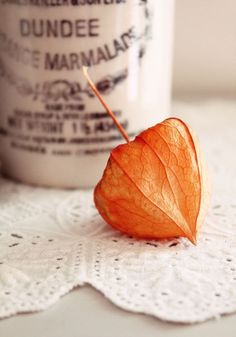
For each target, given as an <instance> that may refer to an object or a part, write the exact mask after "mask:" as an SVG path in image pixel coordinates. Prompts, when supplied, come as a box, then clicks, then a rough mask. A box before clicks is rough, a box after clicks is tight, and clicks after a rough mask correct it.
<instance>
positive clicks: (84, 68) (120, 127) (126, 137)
mask: <svg viewBox="0 0 236 337" xmlns="http://www.w3.org/2000/svg"><path fill="white" fill-rule="evenodd" d="M83 73H84V76H85V78H86V79H87V81H88V84H89V85H90V87H91V89H92V90H93V92H94V93H95V95H96V96H97V98H98V99H99V101H100V102H101V103H102V105H103V106H104V108H105V110H106V111H107V113H108V115H109V116H110V117H111V118H112V120H113V122H114V123H115V125H116V127H117V129H118V130H119V132H120V134H121V135H122V137H123V138H124V139H125V141H126V142H127V143H129V142H130V140H129V137H128V135H127V133H126V132H125V130H124V128H123V127H122V126H121V124H120V123H119V122H118V120H117V119H116V117H115V115H114V114H113V112H112V111H111V109H110V108H109V107H108V105H107V104H106V102H105V100H104V99H103V97H102V96H101V94H100V93H99V91H98V89H97V88H96V86H95V84H94V83H93V81H92V80H91V79H90V77H89V74H88V68H87V67H83Z"/></svg>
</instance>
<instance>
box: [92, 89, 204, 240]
mask: <svg viewBox="0 0 236 337" xmlns="http://www.w3.org/2000/svg"><path fill="white" fill-rule="evenodd" d="M90 85H91V83H90ZM93 89H94V88H93ZM96 94H97V93H96ZM99 99H100V100H102V99H101V97H99ZM102 103H103V104H104V101H103V100H102ZM104 106H105V105H104ZM106 108H107V107H106ZM109 113H111V112H110V111H109ZM113 117H114V116H113ZM116 123H118V122H117V121H116ZM119 127H120V126H119ZM123 133H124V130H123ZM125 139H126V141H127V144H123V145H119V146H117V147H116V148H115V149H114V150H112V152H111V154H110V158H109V160H108V163H107V166H106V168H105V171H104V174H103V177H102V179H101V180H100V182H99V183H98V184H97V186H96V188H95V191H94V201H95V205H96V207H97V209H98V211H99V213H100V214H101V216H102V217H103V219H104V220H105V221H106V222H107V223H108V224H110V225H111V226H113V227H114V228H116V229H118V230H120V231H121V232H124V233H127V234H129V235H132V236H134V237H138V238H145V239H161V238H170V237H186V238H188V239H189V240H190V241H191V242H192V243H196V236H197V232H198V230H199V227H200V225H201V224H202V222H203V218H204V214H205V213H206V209H207V204H208V199H209V193H208V189H207V182H206V175H205V170H204V169H203V165H202V159H201V156H200V151H199V146H198V143H197V141H196V138H195V136H194V135H193V133H192V131H191V130H190V128H189V127H188V126H187V125H186V124H185V123H184V122H183V121H182V120H180V119H177V118H169V119H166V120H165V121H163V122H162V123H159V124H157V125H155V126H153V127H151V128H149V129H147V130H145V131H144V132H142V133H141V134H139V135H138V136H137V137H136V138H135V140H133V141H129V140H128V137H127V135H126V134H125Z"/></svg>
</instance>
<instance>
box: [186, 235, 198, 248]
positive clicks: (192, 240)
mask: <svg viewBox="0 0 236 337" xmlns="http://www.w3.org/2000/svg"><path fill="white" fill-rule="evenodd" d="M187 238H188V240H189V241H190V242H191V243H192V244H193V245H194V246H196V245H197V237H196V234H192V235H191V236H188V237H187Z"/></svg>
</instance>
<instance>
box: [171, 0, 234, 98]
mask: <svg viewBox="0 0 236 337" xmlns="http://www.w3.org/2000/svg"><path fill="white" fill-rule="evenodd" d="M173 75H174V78H173V89H174V95H175V97H176V96H177V97H179V96H191V95H204V96H205V95H206V96H207V95H208V96H209V95H210V96H216V95H220V96H222V95H225V96H236V0H176V14H175V46H174V65H173Z"/></svg>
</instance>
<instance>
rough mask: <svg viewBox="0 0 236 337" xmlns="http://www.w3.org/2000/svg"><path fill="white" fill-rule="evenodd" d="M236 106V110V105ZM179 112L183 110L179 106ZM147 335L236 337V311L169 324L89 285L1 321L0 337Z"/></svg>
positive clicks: (116, 336) (176, 108)
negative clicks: (194, 321)
mask: <svg viewBox="0 0 236 337" xmlns="http://www.w3.org/2000/svg"><path fill="white" fill-rule="evenodd" d="M180 107H181V106H180ZM222 108H224V104H223V105H222ZM234 108H235V111H236V104H235V105H234ZM226 110H227V109H226ZM228 110H230V111H231V110H232V111H231V113H232V114H233V115H234V113H235V111H234V109H232V108H230V109H229V107H228ZM175 111H179V106H178V105H177V106H175ZM222 111H224V109H223V110H222ZM0 305H1V303H0ZM147 336H148V337H152V336H155V337H158V336H161V337H178V336H182V337H199V336H204V337H205V336H206V337H211V336H212V337H213V336H214V337H221V336H222V337H235V336H236V314H234V315H229V316H226V317H221V318H219V319H217V320H216V319H215V320H210V321H208V322H205V323H202V324H195V325H181V324H173V323H165V322H162V321H160V320H158V319H156V318H154V317H150V316H146V315H142V314H134V313H130V312H126V311H124V310H121V309H119V308H117V307H116V306H114V305H113V304H112V303H110V302H109V301H108V300H107V299H106V298H105V297H104V296H103V295H102V294H100V293H99V292H97V291H96V290H94V289H93V288H91V287H90V286H85V287H83V288H76V289H75V290H74V291H72V292H71V293H69V294H67V295H66V296H64V297H63V298H62V299H61V300H60V301H59V302H57V304H55V305H54V306H52V307H51V308H49V309H48V310H46V311H44V312H39V313H29V314H23V315H17V316H14V317H10V318H8V319H4V320H1V321H0V337H147Z"/></svg>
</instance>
